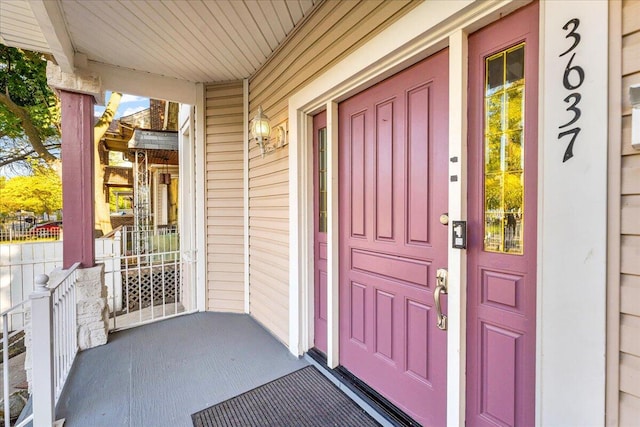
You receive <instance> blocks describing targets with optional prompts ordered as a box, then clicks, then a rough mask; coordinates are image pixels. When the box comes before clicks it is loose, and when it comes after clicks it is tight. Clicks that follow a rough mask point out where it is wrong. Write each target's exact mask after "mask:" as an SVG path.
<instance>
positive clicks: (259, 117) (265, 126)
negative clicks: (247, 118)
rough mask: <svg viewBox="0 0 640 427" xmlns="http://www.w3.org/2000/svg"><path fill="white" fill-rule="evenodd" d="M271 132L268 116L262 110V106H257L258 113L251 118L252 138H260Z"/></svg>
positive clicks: (266, 136)
mask: <svg viewBox="0 0 640 427" xmlns="http://www.w3.org/2000/svg"><path fill="white" fill-rule="evenodd" d="M270 134H271V125H270V124H269V118H268V117H267V116H266V115H265V114H264V113H263V112H262V106H260V107H258V113H257V114H256V115H255V117H254V118H253V120H251V135H252V137H253V138H254V139H258V140H262V139H264V138H268V137H269V135H270Z"/></svg>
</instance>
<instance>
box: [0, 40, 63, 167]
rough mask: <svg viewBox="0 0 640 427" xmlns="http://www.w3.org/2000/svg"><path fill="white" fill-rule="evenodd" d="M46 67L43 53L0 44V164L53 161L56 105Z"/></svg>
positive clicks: (57, 124) (57, 144)
mask: <svg viewBox="0 0 640 427" xmlns="http://www.w3.org/2000/svg"><path fill="white" fill-rule="evenodd" d="M46 67H47V60H46V58H45V56H44V55H42V54H40V53H36V52H30V51H26V50H21V49H16V48H12V47H7V46H4V45H2V44H0V167H2V166H6V165H9V164H12V163H15V162H23V164H29V162H28V160H29V159H31V158H38V159H40V160H42V161H44V162H46V163H53V162H55V161H56V160H57V157H56V154H57V149H58V148H59V147H60V104H59V100H58V98H57V96H56V95H55V93H54V92H53V91H52V90H51V88H50V87H49V86H48V85H47V75H46Z"/></svg>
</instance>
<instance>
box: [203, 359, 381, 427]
mask: <svg viewBox="0 0 640 427" xmlns="http://www.w3.org/2000/svg"><path fill="white" fill-rule="evenodd" d="M191 418H192V420H193V425H194V427H238V426H243V427H250V426H261V427H262V426H273V427H286V426H290V427H294V426H295V427H329V426H340V427H366V426H378V425H379V424H378V423H377V422H376V421H375V420H374V419H373V418H371V416H369V414H367V413H366V412H364V411H363V410H362V408H360V407H359V406H358V405H356V404H355V403H354V402H353V401H352V400H351V399H349V398H348V397H347V395H346V394H344V393H343V392H342V391H340V389H338V387H336V386H335V385H334V384H333V383H332V382H331V381H329V380H328V379H327V378H326V377H325V376H324V375H322V374H321V373H320V372H319V371H318V370H317V369H316V368H315V367H313V366H307V367H306V368H303V369H300V370H298V371H295V372H293V373H291V374H289V375H285V376H284V377H282V378H278V379H277V380H274V381H272V382H270V383H267V384H265V385H262V386H260V387H257V388H254V389H253V390H250V391H248V392H246V393H244V394H241V395H239V396H236V397H233V398H231V399H229V400H226V401H224V402H222V403H218V404H217V405H214V406H211V407H210V408H207V409H204V410H202V411H200V412H196V413H195V414H193V415H192V416H191Z"/></svg>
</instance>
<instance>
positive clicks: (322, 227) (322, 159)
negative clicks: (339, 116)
mask: <svg viewBox="0 0 640 427" xmlns="http://www.w3.org/2000/svg"><path fill="white" fill-rule="evenodd" d="M318 186H319V187H320V191H319V192H318V194H319V198H320V200H318V206H319V209H318V212H319V213H318V215H319V217H318V231H319V232H320V233H326V232H327V128H322V129H320V130H319V131H318Z"/></svg>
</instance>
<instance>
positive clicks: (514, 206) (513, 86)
mask: <svg viewBox="0 0 640 427" xmlns="http://www.w3.org/2000/svg"><path fill="white" fill-rule="evenodd" d="M524 48H525V46H524V44H521V45H518V46H515V47H512V48H510V49H507V50H505V51H502V52H500V53H497V54H495V55H493V56H491V57H489V58H487V60H486V63H485V73H486V79H485V97H484V99H485V101H484V104H485V121H484V125H485V131H484V250H485V251H489V252H502V253H510V254H522V253H523V240H522V239H523V230H524V228H523V227H524V151H523V150H524V94H525V92H524V85H525V76H524Z"/></svg>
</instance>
